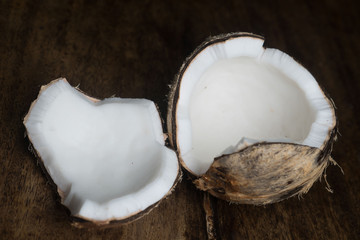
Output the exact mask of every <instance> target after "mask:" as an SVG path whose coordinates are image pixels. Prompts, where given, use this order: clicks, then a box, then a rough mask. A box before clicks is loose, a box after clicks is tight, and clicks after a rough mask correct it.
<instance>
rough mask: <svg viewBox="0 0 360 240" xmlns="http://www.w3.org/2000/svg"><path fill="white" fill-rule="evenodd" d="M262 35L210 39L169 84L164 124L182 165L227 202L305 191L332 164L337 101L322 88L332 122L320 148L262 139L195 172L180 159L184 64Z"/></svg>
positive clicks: (261, 199) (200, 184)
mask: <svg viewBox="0 0 360 240" xmlns="http://www.w3.org/2000/svg"><path fill="white" fill-rule="evenodd" d="M241 37H247V38H249V37H250V38H256V39H264V38H263V37H261V36H259V35H255V34H252V33H243V32H236V33H229V34H223V35H218V36H215V37H210V38H208V39H207V40H206V41H205V42H203V43H202V44H201V45H200V46H199V47H197V48H196V49H195V51H194V52H193V53H192V54H191V55H190V56H189V57H188V58H187V59H186V60H185V62H184V63H183V64H182V66H181V68H180V71H179V73H178V74H177V75H176V76H175V80H174V82H173V84H172V85H171V90H170V94H169V105H168V116H167V127H168V132H169V140H170V143H171V145H172V146H173V147H174V149H175V150H176V151H177V154H178V157H179V161H180V163H181V165H182V167H183V168H184V169H185V170H186V171H187V172H189V173H190V176H191V178H192V179H194V184H195V185H196V187H197V188H199V189H200V190H203V191H208V192H209V193H210V194H211V195H213V196H215V197H217V198H220V199H223V200H226V201H230V202H236V203H243V204H256V205H260V204H269V203H274V202H278V201H281V200H284V199H286V198H289V197H292V196H295V195H298V194H303V193H306V192H307V191H308V190H309V189H310V187H311V186H312V185H313V183H314V182H315V181H316V180H318V179H319V178H320V177H321V176H322V175H323V174H324V171H325V169H326V167H327V166H328V165H329V163H330V162H333V163H335V161H334V160H333V159H332V158H331V156H330V153H331V151H332V147H333V143H334V141H335V140H336V136H337V132H338V130H337V119H336V115H335V105H334V103H333V101H332V100H331V98H329V97H328V96H327V95H326V94H325V93H324V91H323V95H324V98H325V99H326V100H327V101H328V103H329V105H330V106H331V108H332V111H333V123H334V124H333V126H332V127H331V128H329V131H328V137H327V139H326V140H325V141H324V143H323V145H322V146H321V147H320V148H314V147H309V146H305V145H300V144H293V143H281V142H278V143H269V142H260V143H256V144H253V145H250V146H247V147H245V148H243V149H241V150H240V151H238V152H234V153H232V154H227V155H223V156H220V157H217V158H215V159H214V162H213V164H212V165H211V166H210V168H209V169H208V171H207V172H206V173H205V174H203V175H201V176H198V175H196V174H195V173H193V172H192V171H191V170H190V169H189V168H188V167H187V166H186V164H185V163H184V161H183V159H182V158H181V152H180V148H179V146H178V141H177V135H176V134H177V116H176V113H177V103H178V99H179V96H180V94H181V93H180V85H181V79H182V77H183V75H184V73H185V71H186V70H187V68H188V66H189V65H190V64H191V63H192V61H193V60H194V59H195V58H196V56H197V55H198V54H199V53H200V52H202V51H203V50H204V49H205V48H207V47H208V46H210V45H213V44H219V43H223V42H225V41H227V40H229V39H233V38H241Z"/></svg>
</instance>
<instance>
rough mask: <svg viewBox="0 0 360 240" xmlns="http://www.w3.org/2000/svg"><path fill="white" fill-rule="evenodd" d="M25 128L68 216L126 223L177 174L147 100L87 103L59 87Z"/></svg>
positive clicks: (46, 94)
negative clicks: (119, 220)
mask: <svg viewBox="0 0 360 240" xmlns="http://www.w3.org/2000/svg"><path fill="white" fill-rule="evenodd" d="M25 126H26V129H27V132H28V136H29V138H30V140H31V142H32V144H33V146H34V147H35V149H36V150H37V152H38V154H39V155H40V157H41V159H42V160H43V162H44V165H45V167H46V169H47V171H48V173H49V174H50V176H51V177H52V179H53V180H54V182H55V184H57V186H58V188H59V189H60V191H62V192H64V199H63V201H64V205H65V206H67V207H68V208H69V209H70V210H71V213H72V215H76V216H81V217H84V218H87V219H92V220H97V221H107V220H111V219H122V218H126V217H128V216H131V215H133V214H135V213H138V212H141V211H142V210H145V209H146V208H147V207H149V206H151V205H152V204H154V203H156V202H157V201H159V200H161V199H162V198H163V197H164V196H165V195H166V194H167V193H168V192H169V190H170V189H171V188H172V186H173V184H174V181H175V179H176V177H177V174H178V162H177V157H176V154H175V153H174V152H173V151H172V150H170V149H168V148H166V147H165V146H164V137H163V132H162V126H161V120H160V117H159V114H158V111H157V109H156V107H155V105H154V103H153V102H151V101H149V100H144V99H120V98H111V99H105V100H103V101H96V102H94V101H92V100H90V99H89V98H88V97H86V96H85V95H83V94H82V93H80V92H78V91H77V90H76V89H74V88H72V87H71V86H70V85H69V84H68V82H67V81H66V80H64V79H61V80H59V81H57V82H54V83H53V84H51V85H50V86H49V87H47V88H46V89H45V90H43V91H42V92H41V94H40V96H39V98H38V99H37V101H36V103H35V104H34V105H33V107H32V109H31V111H30V113H29V116H28V118H27V120H26V122H25Z"/></svg>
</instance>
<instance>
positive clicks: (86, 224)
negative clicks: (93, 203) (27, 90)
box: [23, 78, 182, 228]
mask: <svg viewBox="0 0 360 240" xmlns="http://www.w3.org/2000/svg"><path fill="white" fill-rule="evenodd" d="M57 81H67V80H66V79H65V78H58V79H55V80H53V81H51V82H50V83H48V84H46V85H43V86H41V88H40V91H39V94H38V97H37V98H36V100H34V101H33V102H32V103H31V106H30V109H29V111H28V113H27V114H26V116H25V117H24V121H23V123H24V125H25V123H26V122H27V120H28V118H29V116H30V113H31V110H32V109H33V107H34V106H35V103H36V102H37V99H38V98H39V97H40V95H41V93H42V92H43V91H45V90H46V89H47V88H48V87H49V86H51V85H52V84H54V83H56V82H57ZM76 90H78V91H79V92H80V93H81V94H83V95H84V96H85V97H86V98H88V99H90V100H91V101H93V102H98V101H101V100H99V99H97V98H94V97H90V96H88V95H86V94H85V93H84V92H83V91H81V90H80V89H79V88H77V87H76ZM155 106H156V108H157V109H158V106H157V105H156V104H155ZM159 116H160V114H159ZM160 119H161V118H160ZM161 121H163V120H162V119H161ZM25 129H26V128H25ZM26 136H27V137H28V139H29V150H30V151H31V152H32V153H33V154H34V155H35V157H36V159H37V163H38V164H39V165H40V168H41V170H42V172H43V174H44V175H45V177H46V178H47V180H48V181H49V183H50V185H51V186H52V188H53V189H55V194H56V198H57V199H58V201H59V202H60V203H61V204H62V205H63V206H64V207H65V208H66V210H67V213H68V214H69V218H70V221H71V225H73V226H74V227H77V228H109V227H115V226H118V225H123V224H127V223H131V222H133V221H135V220H137V219H139V218H141V217H143V216H145V215H147V214H148V213H150V212H151V210H153V209H154V208H156V207H157V206H158V205H159V204H160V202H161V201H162V200H163V199H165V198H167V197H168V196H169V195H170V194H171V193H172V192H173V191H174V189H175V186H176V184H177V183H178V182H179V181H181V176H182V172H181V169H180V165H179V167H178V174H177V177H176V179H175V181H174V184H173V186H172V187H171V189H170V190H169V191H168V192H167V194H166V195H164V196H163V197H162V198H161V199H160V200H159V201H158V202H156V203H154V204H152V205H150V206H149V207H147V208H146V209H144V210H143V211H139V212H136V213H133V214H131V215H128V216H126V217H123V218H111V219H107V220H105V221H99V220H96V219H89V218H86V217H84V216H81V215H72V214H71V212H70V210H69V209H68V208H67V207H66V206H65V205H64V199H65V195H64V190H63V189H60V188H59V187H58V186H57V185H56V183H55V182H54V181H53V179H52V178H51V176H50V174H49V173H48V171H47V169H46V167H45V164H44V161H43V160H42V158H41V156H40V154H39V153H38V151H37V150H36V149H35V148H34V146H33V144H32V140H31V137H30V136H29V135H28V134H27V132H26Z"/></svg>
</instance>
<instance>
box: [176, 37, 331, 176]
mask: <svg viewBox="0 0 360 240" xmlns="http://www.w3.org/2000/svg"><path fill="white" fill-rule="evenodd" d="M262 45H263V40H262V39H257V38H252V37H240V38H235V39H230V40H227V41H225V42H223V43H217V44H213V45H210V46H208V47H207V48H205V49H204V50H202V51H201V52H200V53H199V54H198V55H197V56H196V57H195V58H194V59H193V60H192V62H191V63H190V64H189V66H188V68H187V69H186V70H185V72H184V74H183V77H182V79H181V85H180V93H179V99H178V103H177V112H176V117H177V133H176V134H177V140H178V148H179V152H180V157H181V158H182V160H183V161H184V163H185V165H186V167H187V168H188V169H189V170H190V171H191V172H192V173H194V174H196V175H201V174H203V173H205V172H206V171H207V170H208V169H209V167H210V166H211V164H212V163H213V160H214V158H215V157H218V156H221V155H223V154H229V153H233V152H235V151H238V150H240V149H241V148H243V147H245V146H247V145H250V144H253V143H256V142H261V141H268V142H291V143H298V144H303V145H308V146H312V147H317V148H321V147H322V146H323V144H324V142H325V141H326V140H327V138H328V135H329V129H332V128H333V127H334V125H335V120H334V112H333V109H332V107H331V106H330V104H329V103H328V102H327V100H326V99H325V97H324V94H323V92H322V91H321V89H320V87H319V85H318V84H317V82H316V80H315V79H314V77H313V76H312V75H311V74H310V73H309V72H308V71H307V70H306V69H305V68H304V67H302V66H301V65H300V64H298V63H297V62H296V61H295V60H294V59H293V58H291V57H289V56H288V55H286V54H285V53H283V52H281V51H279V50H276V49H264V48H263V47H262Z"/></svg>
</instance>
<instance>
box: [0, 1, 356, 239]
mask: <svg viewBox="0 0 360 240" xmlns="http://www.w3.org/2000/svg"><path fill="white" fill-rule="evenodd" d="M359 10H360V8H359V4H358V1H355V0H353V1H351V0H342V1H338V0H329V1H311V0H304V1H300V0H288V1H282V2H281V1H267V2H265V3H263V4H260V3H255V1H244V0H240V1H222V2H221V1H218V2H216V1H209V0H207V1H172V2H170V1H161V0H152V1H142V2H140V1H77V0H76V1H75V0H74V1H71V0H70V1H37V0H34V1H30V0H29V1H19V0H14V1H1V3H0V146H1V147H0V156H1V157H0V161H1V162H0V171H1V172H0V239H206V238H207V232H206V225H205V213H204V209H203V198H204V193H203V192H200V191H198V190H197V189H196V188H195V187H194V186H193V185H192V183H191V181H190V180H189V179H188V177H187V176H186V175H185V176H184V178H183V180H182V182H181V183H180V184H178V186H177V187H176V190H175V192H174V193H173V194H172V195H171V196H170V197H169V198H168V199H166V200H165V201H163V202H162V203H161V204H160V205H159V207H158V208H156V209H154V210H153V211H152V212H150V213H149V214H148V215H147V216H145V217H143V218H142V219H140V220H138V221H135V222H133V223H130V224H128V225H125V226H119V227H116V228H111V229H104V230H96V229H91V230H87V229H76V228H74V227H72V226H71V225H70V221H69V219H68V213H67V212H66V210H65V208H63V207H62V206H61V205H60V204H59V203H57V202H56V195H55V193H54V192H53V189H52V187H51V186H50V184H48V182H47V180H46V178H45V177H44V175H43V174H42V172H41V170H40V167H39V166H38V164H37V161H36V159H35V158H34V156H33V155H32V154H31V153H30V152H29V151H28V144H29V143H28V140H27V139H24V131H25V129H24V127H23V125H22V119H23V117H24V115H25V114H26V112H27V110H28V108H29V106H30V103H31V102H32V101H33V100H34V99H35V98H36V96H37V94H38V91H39V87H40V86H41V85H43V84H46V83H48V82H49V81H50V80H53V79H55V78H58V77H60V76H62V77H66V78H67V79H68V81H69V82H70V83H71V84H72V85H78V84H80V88H81V89H82V90H83V91H85V92H87V93H89V94H90V95H92V96H95V97H98V98H105V97H110V96H112V95H114V94H115V95H116V96H121V97H135V98H148V99H151V100H153V101H155V102H156V103H157V104H158V105H159V107H160V111H161V114H162V117H164V118H165V117H166V107H167V99H166V97H165V96H166V95H167V93H168V91H169V88H168V85H169V84H170V83H171V82H172V80H173V78H174V75H175V74H176V73H177V71H178V70H179V68H180V65H181V63H182V62H183V61H184V60H185V58H186V56H188V55H189V54H190V53H191V51H192V50H194V49H195V48H196V46H198V45H199V44H200V43H201V42H202V41H203V40H205V38H207V37H208V36H211V35H215V34H220V33H226V32H234V31H247V32H253V33H257V34H261V35H264V36H265V37H266V43H265V45H266V46H269V47H273V48H278V49H281V50H283V51H285V52H287V53H288V54H290V55H291V56H294V57H295V58H296V59H298V60H299V61H300V62H301V63H302V64H303V65H304V66H305V67H307V68H308V69H309V71H310V72H311V73H312V74H313V75H314V76H315V78H317V80H318V82H319V83H320V84H321V85H322V86H323V87H324V88H325V89H326V90H327V91H328V93H329V94H330V96H331V97H332V98H333V100H334V102H335V103H336V105H337V114H338V118H339V124H340V133H341V136H340V137H339V140H338V142H337V143H336V144H335V148H334V152H333V157H334V159H335V160H336V161H337V162H338V163H339V164H340V165H341V167H342V168H343V170H344V172H345V174H344V175H343V174H342V173H341V171H340V169H339V168H338V167H335V166H330V167H329V168H328V169H327V181H328V182H329V184H330V185H331V188H332V189H333V191H334V192H333V193H329V192H328V191H327V190H326V189H325V188H326V183H325V181H324V179H322V181H321V182H316V183H315V184H314V186H313V187H312V188H311V190H310V191H309V193H308V194H306V195H304V196H302V197H301V198H300V199H298V198H296V197H295V198H291V199H288V200H286V201H283V202H280V203H276V204H272V205H268V206H265V207H257V206H249V205H235V204H228V203H227V202H224V201H221V200H217V199H214V198H212V199H211V202H212V203H213V207H214V214H215V230H216V232H217V236H218V238H219V239H360V188H359V186H360V177H359V173H360V134H359V133H360V129H359V128H360V97H359V93H360V65H359V62H360V60H359V59H360V57H359V56H360V14H359Z"/></svg>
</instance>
